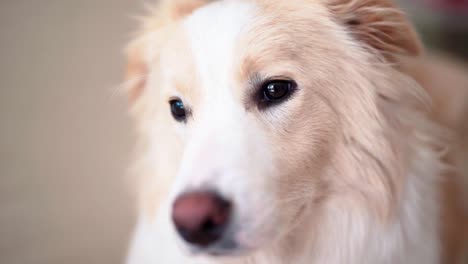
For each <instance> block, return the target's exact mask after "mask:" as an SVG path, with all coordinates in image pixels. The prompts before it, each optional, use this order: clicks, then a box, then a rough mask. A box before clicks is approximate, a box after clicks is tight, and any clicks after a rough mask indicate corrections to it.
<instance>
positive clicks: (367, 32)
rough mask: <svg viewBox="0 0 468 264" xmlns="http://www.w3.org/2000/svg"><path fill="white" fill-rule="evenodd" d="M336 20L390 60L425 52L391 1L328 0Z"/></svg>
mask: <svg viewBox="0 0 468 264" xmlns="http://www.w3.org/2000/svg"><path fill="white" fill-rule="evenodd" d="M328 1H329V7H330V9H331V11H332V12H333V13H334V15H335V16H336V18H337V19H338V20H339V21H340V22H341V23H342V24H343V25H345V26H346V27H347V28H348V30H349V31H350V32H351V33H352V34H353V35H354V37H355V38H356V39H357V40H359V41H362V42H364V43H365V44H366V45H367V47H370V48H372V49H374V50H376V51H378V52H379V53H380V54H382V55H383V56H385V57H386V58H387V59H392V58H393V57H394V56H395V55H408V56H417V55H419V54H420V53H421V52H422V49H423V48H422V45H421V42H420V40H419V37H418V35H417V34H416V32H415V30H414V29H413V27H412V26H411V24H410V22H409V21H408V20H407V18H406V17H405V15H404V14H403V12H402V11H401V10H399V9H398V8H397V7H395V5H394V4H393V2H392V1H391V0H328Z"/></svg>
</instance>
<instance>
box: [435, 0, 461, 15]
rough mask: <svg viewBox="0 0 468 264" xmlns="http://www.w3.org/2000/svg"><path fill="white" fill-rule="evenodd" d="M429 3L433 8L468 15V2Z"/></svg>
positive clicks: (452, 0) (439, 1) (450, 0)
mask: <svg viewBox="0 0 468 264" xmlns="http://www.w3.org/2000/svg"><path fill="white" fill-rule="evenodd" d="M429 2H430V4H431V6H434V7H435V8H441V9H443V10H444V11H449V12H451V13H452V12H453V13H457V14H460V13H463V14H465V15H468V0H431V1H429Z"/></svg>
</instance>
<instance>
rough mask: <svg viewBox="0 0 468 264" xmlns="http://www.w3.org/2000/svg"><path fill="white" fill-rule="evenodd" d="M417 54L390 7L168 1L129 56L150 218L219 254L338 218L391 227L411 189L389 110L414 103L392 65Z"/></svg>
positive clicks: (341, 1) (341, 2)
mask: <svg viewBox="0 0 468 264" xmlns="http://www.w3.org/2000/svg"><path fill="white" fill-rule="evenodd" d="M419 51H420V44H419V42H418V39H417V37H416V36H415V33H414V31H413V30H412V28H411V27H410V26H409V25H408V23H407V21H406V20H405V19H404V17H403V16H402V14H401V12H400V11H398V10H397V9H395V8H394V7H393V5H392V4H391V3H390V2H389V1H387V0H317V1H312V0H292V1H273V0H245V1H228V0H227V1H201V0H176V1H174V0H168V1H163V2H162V4H161V6H160V7H159V8H157V14H156V15H152V16H151V17H149V18H148V19H146V20H145V26H144V29H143V32H142V34H141V35H140V36H139V37H138V38H137V39H136V40H135V41H134V42H133V43H132V44H131V45H130V48H129V61H130V63H129V71H128V78H129V79H128V82H129V83H130V84H131V85H130V89H129V93H130V99H131V103H132V108H133V113H134V114H135V117H136V119H137V121H138V125H139V129H140V131H141V133H142V138H143V140H142V145H144V148H145V150H144V157H143V161H142V162H143V166H142V167H144V168H145V171H144V172H143V174H145V178H144V180H143V185H142V187H141V192H142V198H141V199H142V202H143V204H142V205H143V206H142V210H143V211H144V213H145V214H149V215H151V214H155V210H157V207H158V206H157V204H158V203H161V202H166V203H168V204H170V206H169V210H166V211H164V210H162V211H160V212H159V214H160V217H167V218H169V219H171V221H173V224H174V225H173V226H174V227H175V228H174V230H177V232H174V237H176V236H178V237H179V238H183V240H185V242H187V243H186V244H187V245H188V246H189V247H190V248H193V249H197V250H202V251H203V252H206V253H209V254H212V255H220V254H228V255H229V254H236V253H245V254H247V253H248V252H250V251H251V250H253V249H257V248H261V247H266V246H267V245H269V244H271V243H274V242H275V241H279V240H281V239H282V238H284V237H287V235H288V234H290V233H291V232H293V231H292V230H293V229H294V227H295V225H297V224H300V225H304V224H303V223H300V221H303V220H304V219H307V221H306V222H307V224H309V225H311V224H313V223H319V221H320V219H321V218H323V217H324V216H323V214H324V212H323V211H324V210H328V209H329V208H333V209H332V210H336V211H340V210H341V209H343V208H345V209H343V210H346V208H353V209H352V210H354V211H360V210H361V211H363V212H365V213H369V214H372V215H375V216H376V217H377V218H379V217H380V218H381V219H385V218H386V217H388V215H389V214H391V213H390V212H391V208H392V204H395V203H396V201H397V199H398V193H399V189H400V186H401V185H402V182H403V181H404V179H403V173H402V170H404V159H405V157H403V156H401V155H399V154H398V153H397V152H396V151H395V146H396V145H398V144H400V145H401V144H404V143H399V142H396V140H395V137H394V135H393V133H394V130H395V127H397V128H398V129H400V130H401V131H399V132H404V131H406V132H408V130H405V129H406V126H405V124H402V123H400V122H399V121H398V120H397V119H396V118H395V119H392V118H391V117H389V116H386V111H385V109H384V108H385V107H389V105H391V104H392V103H394V102H398V101H401V100H403V99H402V98H404V100H413V99H414V100H415V101H417V98H418V96H419V95H417V94H412V96H408V94H411V93H415V90H411V89H408V90H411V91H406V90H407V89H405V87H406V86H411V85H412V83H411V82H410V81H408V80H406V79H405V78H404V77H403V76H402V75H401V74H400V73H398V71H397V70H396V67H395V65H394V62H395V61H396V58H397V56H398V55H416V54H418V53H419ZM410 84H411V85H410ZM403 93H408V94H405V96H402V94H403ZM415 104H417V103H415ZM388 112H391V111H388ZM390 127H391V128H390ZM408 133H409V132H408ZM325 208H328V209H325ZM317 228H320V226H317ZM303 230H304V229H303ZM185 242H184V243H185Z"/></svg>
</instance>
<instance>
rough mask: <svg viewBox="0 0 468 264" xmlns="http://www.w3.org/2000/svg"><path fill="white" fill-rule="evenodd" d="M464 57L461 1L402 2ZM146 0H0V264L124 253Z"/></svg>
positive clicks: (433, 36)
mask: <svg viewBox="0 0 468 264" xmlns="http://www.w3.org/2000/svg"><path fill="white" fill-rule="evenodd" d="M401 2H402V3H401V4H402V5H404V7H405V10H406V11H407V12H408V13H409V14H410V16H411V18H412V19H413V20H414V21H415V22H416V24H417V26H418V28H419V30H420V32H422V35H423V38H424V39H425V40H426V43H427V44H428V45H429V46H430V47H432V48H433V49H438V50H443V51H445V52H447V53H449V54H452V55H453V56H454V57H457V58H460V59H462V58H465V59H468V0H433V1H429V0H427V1H423V0H414V1H411V2H409V1H406V2H403V1H401ZM142 10H143V1H142V0H141V1H130V0H99V1H95V0H80V1H70V0H66V1H64V0H41V1H32V0H1V1H0V33H1V35H0V43H1V46H0V47H1V49H0V117H1V119H0V120H1V130H0V133H1V134H0V263H2V264H59V263H60V264H62V263H68V264H79V263H87V264H94V263H95V264H98V263H99V264H107V263H122V262H123V259H124V256H125V254H126V248H127V244H128V240H129V237H130V234H131V228H132V225H133V223H134V221H135V220H134V215H135V214H134V210H135V208H134V204H135V203H134V197H133V195H132V193H131V192H130V189H131V188H130V187H129V182H131V179H129V178H128V176H127V174H126V168H127V167H128V165H129V163H130V161H131V157H132V144H133V142H134V135H133V133H132V129H131V122H130V120H129V118H128V116H127V112H126V101H125V98H123V97H122V96H119V95H115V91H116V87H117V85H118V84H119V83H120V82H121V81H122V76H123V72H124V65H125V60H124V56H123V52H122V50H123V47H124V46H125V43H126V42H127V41H128V40H129V39H130V36H131V32H133V31H134V30H135V29H136V25H137V23H136V22H135V21H134V20H132V19H131V16H132V15H137V14H141V13H142Z"/></svg>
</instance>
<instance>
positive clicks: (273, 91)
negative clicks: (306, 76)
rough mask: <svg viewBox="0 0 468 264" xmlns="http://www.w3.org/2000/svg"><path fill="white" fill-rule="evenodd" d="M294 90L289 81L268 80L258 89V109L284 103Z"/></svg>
mask: <svg viewBox="0 0 468 264" xmlns="http://www.w3.org/2000/svg"><path fill="white" fill-rule="evenodd" d="M295 89H296V83H295V82H294V81H291V80H270V81H267V82H265V83H264V84H263V85H262V86H261V89H260V94H259V97H260V98H259V107H262V108H265V107H268V106H272V105H275V104H278V103H281V102H284V101H286V100H287V99H288V98H289V97H290V96H291V95H292V93H293V92H294V91H295Z"/></svg>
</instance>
